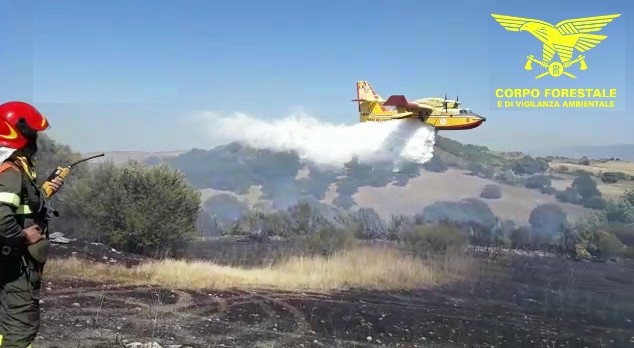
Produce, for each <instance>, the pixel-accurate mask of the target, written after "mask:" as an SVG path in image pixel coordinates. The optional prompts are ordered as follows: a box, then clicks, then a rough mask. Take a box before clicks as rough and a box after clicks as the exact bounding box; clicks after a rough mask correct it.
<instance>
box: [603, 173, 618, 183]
mask: <svg viewBox="0 0 634 348" xmlns="http://www.w3.org/2000/svg"><path fill="white" fill-rule="evenodd" d="M601 181H603V182H604V183H606V184H614V183H615V182H618V181H619V178H618V177H617V176H616V175H615V173H610V172H606V173H603V175H601Z"/></svg>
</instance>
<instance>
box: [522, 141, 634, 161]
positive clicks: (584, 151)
mask: <svg viewBox="0 0 634 348" xmlns="http://www.w3.org/2000/svg"><path fill="white" fill-rule="evenodd" d="M531 153H533V154H535V155H540V156H545V155H551V156H564V157H570V158H582V157H588V158H594V159H604V158H619V159H622V160H626V161H634V144H616V145H585V146H564V147H555V148H552V149H549V150H540V151H532V152H531Z"/></svg>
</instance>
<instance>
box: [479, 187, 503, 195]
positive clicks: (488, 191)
mask: <svg viewBox="0 0 634 348" xmlns="http://www.w3.org/2000/svg"><path fill="white" fill-rule="evenodd" d="M480 197H481V198H488V199H498V198H502V190H500V187H499V186H497V185H492V184H489V185H485V186H484V188H483V189H482V192H480Z"/></svg>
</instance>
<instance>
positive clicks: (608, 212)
mask: <svg viewBox="0 0 634 348" xmlns="http://www.w3.org/2000/svg"><path fill="white" fill-rule="evenodd" d="M603 211H604V213H605V216H606V218H607V220H608V222H620V223H626V224H629V223H634V206H632V205H631V204H630V203H629V202H628V201H627V200H625V199H623V200H620V201H613V200H610V201H609V202H608V203H607V204H606V205H605V208H604V209H603Z"/></svg>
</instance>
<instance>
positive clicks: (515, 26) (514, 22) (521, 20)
mask: <svg viewBox="0 0 634 348" xmlns="http://www.w3.org/2000/svg"><path fill="white" fill-rule="evenodd" d="M491 16H492V17H493V18H495V20H496V21H497V22H498V23H500V25H502V26H503V27H504V29H506V30H508V31H520V28H521V27H522V26H523V25H524V24H526V23H539V24H543V25H545V26H547V27H552V26H553V25H552V24H550V23H548V22H544V21H542V20H539V19H534V18H526V17H515V16H507V15H501V14H495V13H491Z"/></svg>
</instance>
